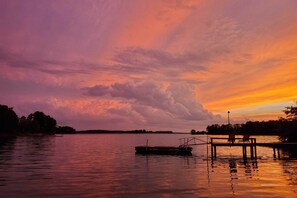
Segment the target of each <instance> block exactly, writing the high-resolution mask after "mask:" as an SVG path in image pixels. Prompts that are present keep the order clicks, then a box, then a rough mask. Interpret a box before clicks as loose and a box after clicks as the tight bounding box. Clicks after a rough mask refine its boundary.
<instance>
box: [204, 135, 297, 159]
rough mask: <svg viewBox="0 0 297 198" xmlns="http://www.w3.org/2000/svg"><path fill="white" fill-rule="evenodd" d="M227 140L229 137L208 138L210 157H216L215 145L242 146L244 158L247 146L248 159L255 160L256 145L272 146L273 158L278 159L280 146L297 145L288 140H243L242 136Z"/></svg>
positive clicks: (245, 157) (244, 157)
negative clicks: (268, 141)
mask: <svg viewBox="0 0 297 198" xmlns="http://www.w3.org/2000/svg"><path fill="white" fill-rule="evenodd" d="M228 140H229V138H210V144H211V157H212V159H213V158H216V157H217V147H226V146H229V147H242V156H243V159H244V160H246V159H247V157H248V154H247V148H248V147H249V148H250V149H249V150H250V159H252V160H257V146H265V147H271V148H273V156H274V158H276V157H277V158H278V159H280V152H279V149H280V148H283V147H287V146H297V143H289V142H271V143H263V142H261V143H260V142H259V143H257V141H256V138H249V139H248V141H244V139H243V138H234V140H233V142H229V141H228ZM276 152H277V155H276Z"/></svg>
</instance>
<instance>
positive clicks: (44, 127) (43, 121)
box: [27, 111, 57, 133]
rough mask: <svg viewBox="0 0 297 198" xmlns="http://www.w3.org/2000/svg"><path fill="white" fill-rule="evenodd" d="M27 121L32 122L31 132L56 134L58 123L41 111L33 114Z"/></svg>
mask: <svg viewBox="0 0 297 198" xmlns="http://www.w3.org/2000/svg"><path fill="white" fill-rule="evenodd" d="M27 120H28V121H30V125H29V129H30V130H31V132H35V133H54V131H55V129H56V128H57V121H56V120H55V119H54V118H52V117H50V116H48V115H45V114H44V113H43V112H40V111H36V112H35V113H33V114H32V113H31V114H30V115H29V116H28V118H27Z"/></svg>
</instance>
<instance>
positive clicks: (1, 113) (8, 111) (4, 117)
mask: <svg viewBox="0 0 297 198" xmlns="http://www.w3.org/2000/svg"><path fill="white" fill-rule="evenodd" d="M18 122H19V119H18V116H17V115H16V113H15V112H14V111H13V108H9V107H8V106H6V105H0V132H1V133H6V132H13V131H16V130H17V127H18Z"/></svg>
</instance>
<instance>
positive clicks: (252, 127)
mask: <svg viewBox="0 0 297 198" xmlns="http://www.w3.org/2000/svg"><path fill="white" fill-rule="evenodd" d="M283 112H284V113H285V115H286V117H285V118H279V119H278V120H269V121H262V122H259V121H253V122H252V121H248V122H246V123H245V124H229V125H228V124H222V125H219V124H213V125H209V126H207V128H206V129H207V132H208V134H222V135H228V134H230V133H235V134H239V135H244V134H250V135H278V136H279V137H280V140H281V141H288V142H297V102H296V106H289V107H285V110H283Z"/></svg>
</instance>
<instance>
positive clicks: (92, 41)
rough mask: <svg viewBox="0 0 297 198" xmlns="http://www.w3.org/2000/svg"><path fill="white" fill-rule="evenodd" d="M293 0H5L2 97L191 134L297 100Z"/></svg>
mask: <svg viewBox="0 0 297 198" xmlns="http://www.w3.org/2000/svg"><path fill="white" fill-rule="evenodd" d="M296 7H297V2H296V1H295V0H284V1H278V0H264V1H256V0H243V1H229V0H226V1H213V0H187V1H179V0H169V1H168V0H160V1H150V0H140V1H138V0H126V1H104V0H102V1H101V0H98V1H93V0H88V1H74V2H69V1H64V0H62V1H52V0H28V1H21V0H13V1H11V0H2V1H0V24H1V26H0V92H1V95H0V104H6V105H9V106H12V107H14V108H15V110H16V111H17V113H18V114H19V115H27V114H28V113H31V112H33V111H36V110H41V111H44V112H45V113H47V114H51V116H53V117H55V118H57V120H58V121H59V122H60V123H61V124H65V125H71V126H74V127H75V128H77V129H139V128H145V129H148V130H173V131H185V132H188V131H190V130H191V129H192V128H194V129H199V130H203V129H205V127H206V126H207V125H208V124H213V123H224V122H225V123H226V114H227V113H226V112H227V111H231V119H232V122H245V121H247V120H267V119H277V118H278V117H279V116H282V113H281V110H282V109H284V107H285V106H287V105H290V104H291V103H292V102H293V101H294V100H297V78H296V74H297V67H296V65H297V57H296V54H297V37H296V34H297V23H296V21H297V12H296Z"/></svg>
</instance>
